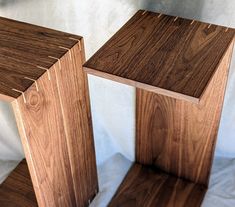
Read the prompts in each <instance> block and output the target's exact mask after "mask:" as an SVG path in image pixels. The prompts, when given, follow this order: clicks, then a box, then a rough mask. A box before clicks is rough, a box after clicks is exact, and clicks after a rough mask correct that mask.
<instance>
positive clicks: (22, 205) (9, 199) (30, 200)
mask: <svg viewBox="0 0 235 207" xmlns="http://www.w3.org/2000/svg"><path fill="white" fill-rule="evenodd" d="M0 205H1V206H4V207H37V206H38V205H37V201H36V197H35V193H34V190H33V185H32V181H31V178H30V174H29V170H28V166H27V163H26V160H23V161H22V162H21V163H20V164H19V165H18V166H17V167H16V169H15V170H14V171H13V172H12V173H11V174H10V176H9V177H8V178H7V179H6V180H5V181H4V182H3V183H2V184H1V185H0Z"/></svg>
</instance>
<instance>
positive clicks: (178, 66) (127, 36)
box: [84, 11, 235, 103]
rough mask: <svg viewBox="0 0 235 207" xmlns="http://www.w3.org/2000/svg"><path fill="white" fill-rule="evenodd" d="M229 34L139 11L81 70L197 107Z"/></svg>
mask: <svg viewBox="0 0 235 207" xmlns="http://www.w3.org/2000/svg"><path fill="white" fill-rule="evenodd" d="M234 35H235V30H234V29H228V30H227V29H226V28H224V27H221V26H216V25H209V24H207V23H202V22H198V21H194V22H193V24H192V21H191V20H188V19H183V18H177V19H176V17H173V16H168V15H161V16H159V14H157V13H153V12H145V13H144V14H143V11H139V12H137V13H136V15H134V17H132V18H131V19H130V20H129V21H128V22H127V23H126V24H125V25H124V26H123V27H122V28H121V29H120V30H119V31H118V32H117V33H116V34H115V35H114V36H113V37H112V38H111V39H110V40H109V41H108V42H107V43H106V44H105V45H104V46H103V47H102V48H101V49H100V50H99V51H98V52H97V53H96V54H95V55H94V56H93V57H91V58H90V59H89V60H88V61H87V62H86V64H85V65H84V67H85V69H86V70H87V72H88V73H91V74H95V75H98V76H101V77H105V78H108V79H111V80H113V79H114V80H116V81H119V82H122V83H125V84H129V85H132V86H135V87H139V88H142V89H145V90H148V91H153V92H157V93H159V94H163V95H167V96H171V97H175V98H181V99H185V100H189V101H192V102H195V103H198V102H199V99H200V98H201V97H202V95H203V93H204V91H205V89H206V87H207V85H208V83H209V81H210V80H211V77H212V76H213V74H214V73H215V71H216V69H217V67H218V65H219V63H220V60H221V59H222V57H223V55H224V53H225V52H226V50H227V49H228V47H229V45H230V44H231V41H232V40H233V37H234Z"/></svg>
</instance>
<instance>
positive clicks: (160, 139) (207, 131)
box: [136, 44, 233, 185]
mask: <svg viewBox="0 0 235 207" xmlns="http://www.w3.org/2000/svg"><path fill="white" fill-rule="evenodd" d="M232 49H233V44H231V46H230V47H229V49H228V51H227V53H226V54H225V56H224V58H223V60H222V61H221V63H220V66H219V68H218V69H217V72H216V73H215V74H214V76H213V78H212V80H211V82H210V84H209V85H208V87H207V89H206V91H205V93H204V95H203V97H202V99H201V101H200V103H199V104H193V103H190V102H187V101H183V100H178V99H174V98H171V97H167V96H163V95H158V94H155V93H152V92H148V91H145V90H142V89H137V94H136V96H137V109H136V110H137V111H136V113H137V114H136V116H137V129H136V130H137V131H136V136H137V138H136V139H137V140H136V160H137V162H139V163H141V164H146V165H155V166H157V167H158V168H160V169H162V170H164V171H165V172H168V173H172V174H174V175H177V176H179V177H183V178H186V179H189V180H191V181H193V182H197V183H201V184H205V185H208V181H209V173H210V169H211V164H212V159H213V154H214V147H215V143H216V137H217V132H218V127H219V121H220V116H221V110H222V105H223V99H224V92H225V88H226V82H227V76H228V68H229V64H230V60H231V54H232Z"/></svg>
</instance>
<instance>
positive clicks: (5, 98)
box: [0, 94, 16, 103]
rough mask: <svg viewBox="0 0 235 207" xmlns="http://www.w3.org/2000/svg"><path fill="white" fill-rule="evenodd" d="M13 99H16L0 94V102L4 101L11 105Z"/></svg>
mask: <svg viewBox="0 0 235 207" xmlns="http://www.w3.org/2000/svg"><path fill="white" fill-rule="evenodd" d="M15 99H16V98H14V97H11V96H7V95H4V94H0V100H1V101H6V102H9V103H11V102H12V101H14V100H15Z"/></svg>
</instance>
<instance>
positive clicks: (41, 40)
mask: <svg viewBox="0 0 235 207" xmlns="http://www.w3.org/2000/svg"><path fill="white" fill-rule="evenodd" d="M0 28H1V29H0V94H1V95H3V96H6V97H7V96H8V98H5V99H7V100H8V99H9V100H11V99H10V98H13V99H14V98H17V97H19V96H20V95H21V93H20V92H16V91H15V90H13V89H16V90H18V91H21V92H24V91H25V90H26V89H27V88H29V87H30V86H31V85H32V84H33V81H29V80H27V79H26V78H30V79H34V80H37V79H38V78H39V77H40V76H41V75H42V74H43V73H45V71H46V70H47V69H49V68H50V67H52V65H53V64H55V63H56V62H57V59H60V58H61V57H62V56H63V55H64V54H65V53H66V52H67V50H69V49H70V48H71V47H73V46H74V45H75V44H76V43H77V42H78V40H81V37H80V36H77V35H72V34H68V33H64V32H59V31H55V30H52V29H47V28H43V27H39V26H35V25H30V24H27V23H22V22H18V21H14V20H10V19H6V18H2V17H0ZM25 77H26V78H25Z"/></svg>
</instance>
